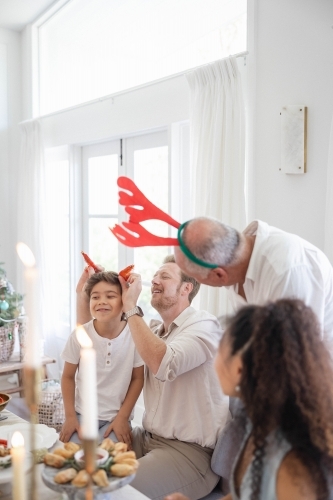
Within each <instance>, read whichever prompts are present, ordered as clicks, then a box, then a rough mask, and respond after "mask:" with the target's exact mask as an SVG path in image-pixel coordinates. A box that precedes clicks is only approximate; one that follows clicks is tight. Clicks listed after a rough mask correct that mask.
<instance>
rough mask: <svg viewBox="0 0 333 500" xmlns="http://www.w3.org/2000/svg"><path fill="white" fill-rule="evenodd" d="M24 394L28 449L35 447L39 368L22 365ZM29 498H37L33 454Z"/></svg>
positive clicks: (33, 499) (35, 499)
mask: <svg viewBox="0 0 333 500" xmlns="http://www.w3.org/2000/svg"><path fill="white" fill-rule="evenodd" d="M23 373H24V381H23V385H24V394H25V400H26V403H27V406H28V408H29V410H30V449H31V451H32V453H33V451H34V450H35V449H36V431H35V424H38V403H39V391H40V382H41V369H39V368H31V367H28V366H26V367H24V369H23ZM30 500H38V498H37V469H36V461H35V457H34V455H33V459H32V469H31V484H30Z"/></svg>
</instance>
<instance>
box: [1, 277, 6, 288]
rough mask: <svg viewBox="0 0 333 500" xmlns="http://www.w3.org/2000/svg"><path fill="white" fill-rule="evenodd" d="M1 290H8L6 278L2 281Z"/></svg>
mask: <svg viewBox="0 0 333 500" xmlns="http://www.w3.org/2000/svg"><path fill="white" fill-rule="evenodd" d="M0 288H7V280H6V279H5V278H1V279H0Z"/></svg>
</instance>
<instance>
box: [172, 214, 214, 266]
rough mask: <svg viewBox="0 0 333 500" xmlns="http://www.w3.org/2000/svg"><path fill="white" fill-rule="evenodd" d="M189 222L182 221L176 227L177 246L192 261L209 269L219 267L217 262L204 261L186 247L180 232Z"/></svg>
mask: <svg viewBox="0 0 333 500" xmlns="http://www.w3.org/2000/svg"><path fill="white" fill-rule="evenodd" d="M189 222H190V221H189V220H188V221H187V222H183V224H181V225H180V226H179V229H178V235H177V238H178V241H179V246H180V248H181V250H182V251H183V252H184V254H185V255H186V257H188V258H189V259H190V260H191V261H192V262H195V263H196V264H199V266H202V267H208V268H209V269H215V268H216V267H219V266H218V264H210V263H209V262H205V261H204V260H201V259H198V257H196V256H195V255H193V253H192V252H191V251H190V250H189V249H188V248H187V246H186V245H185V243H184V241H183V240H182V237H181V233H182V231H183V229H184V228H185V226H186V225H187V224H188V223H189Z"/></svg>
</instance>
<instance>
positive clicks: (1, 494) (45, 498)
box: [0, 410, 149, 500]
mask: <svg viewBox="0 0 333 500" xmlns="http://www.w3.org/2000/svg"><path fill="white" fill-rule="evenodd" d="M1 415H3V416H5V415H6V416H8V418H7V419H6V420H2V421H0V427H1V426H4V425H13V424H18V423H20V422H24V423H26V421H25V420H23V419H22V418H20V417H18V416H17V415H14V413H11V412H10V411H7V410H4V411H3V412H2V413H1ZM60 444H61V443H60V442H59V441H58V442H57V443H55V445H54V446H53V448H57V447H59V445H60ZM43 467H44V465H43V464H39V465H38V466H37V469H38V473H37V477H38V481H37V491H38V500H65V499H66V498H67V495H63V496H62V495H61V494H59V493H57V492H56V491H53V490H50V489H49V488H47V486H45V484H44V483H43V481H42V478H41V472H42V470H43ZM11 491H12V488H11V484H0V499H1V500H12V494H11ZM111 498H112V500H149V499H148V497H146V496H145V495H143V494H142V493H140V492H139V491H137V490H135V489H134V488H132V487H131V486H130V485H126V486H124V487H123V488H120V489H119V490H116V491H113V492H112V493H111Z"/></svg>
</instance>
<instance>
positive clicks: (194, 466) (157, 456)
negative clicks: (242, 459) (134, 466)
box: [131, 427, 219, 500]
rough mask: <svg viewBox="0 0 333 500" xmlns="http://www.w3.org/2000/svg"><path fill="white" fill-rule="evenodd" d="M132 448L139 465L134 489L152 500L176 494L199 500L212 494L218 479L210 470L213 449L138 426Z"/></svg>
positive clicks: (160, 499)
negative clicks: (166, 437)
mask: <svg viewBox="0 0 333 500" xmlns="http://www.w3.org/2000/svg"><path fill="white" fill-rule="evenodd" d="M133 449H134V451H135V453H136V456H137V458H138V459H139V464H140V465H139V468H138V470H137V473H136V476H135V478H134V480H133V481H132V482H131V486H133V488H135V489H137V490H139V491H140V492H141V493H143V494H144V495H146V496H147V497H149V498H151V499H153V500H163V499H164V497H165V496H166V495H169V494H170V493H174V492H179V493H182V494H183V495H186V496H188V497H189V498H190V499H191V500H197V499H199V498H201V497H204V496H205V495H207V494H208V493H210V492H211V491H212V490H213V489H214V487H215V485H216V484H217V482H218V480H219V476H217V475H216V474H215V473H214V472H213V471H212V469H211V467H210V461H211V456H212V453H213V450H212V449H210V448H203V447H202V446H199V445H198V444H195V443H185V442H183V441H178V440H177V439H164V438H162V437H160V436H156V434H150V433H148V432H147V431H145V430H144V429H143V428H142V427H135V428H134V429H133Z"/></svg>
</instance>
